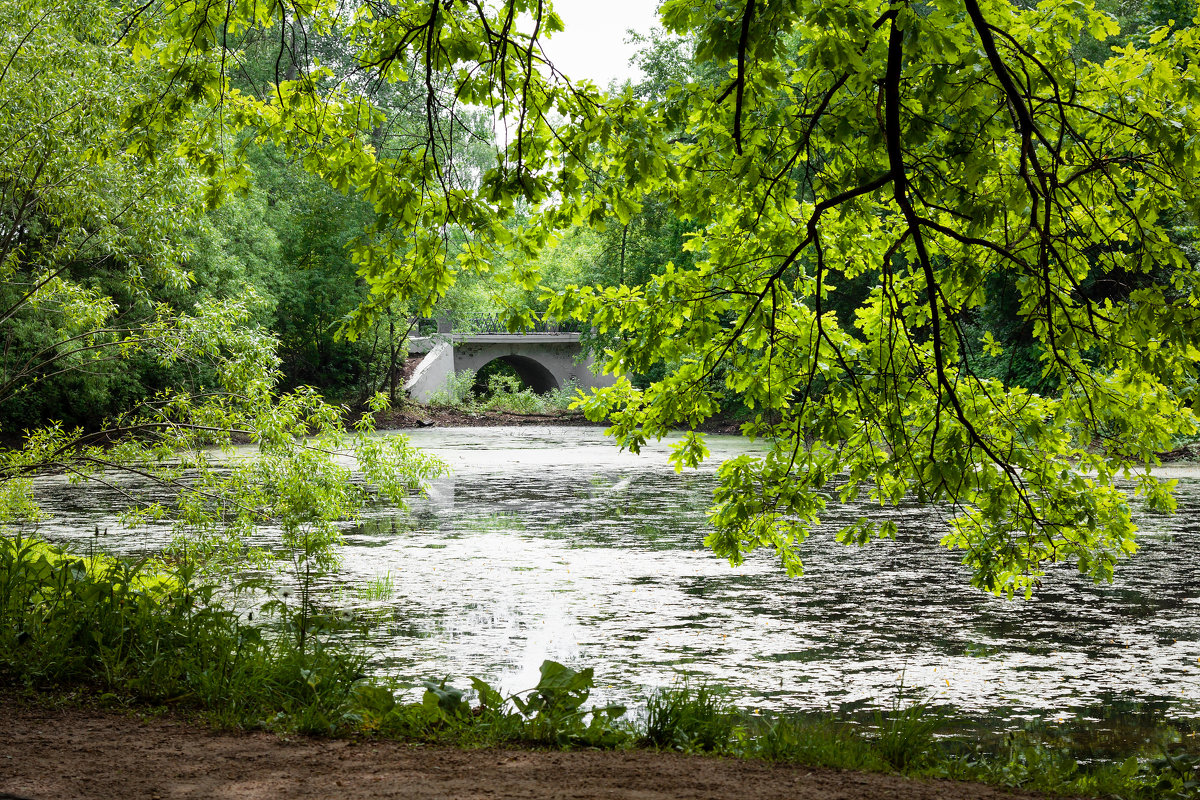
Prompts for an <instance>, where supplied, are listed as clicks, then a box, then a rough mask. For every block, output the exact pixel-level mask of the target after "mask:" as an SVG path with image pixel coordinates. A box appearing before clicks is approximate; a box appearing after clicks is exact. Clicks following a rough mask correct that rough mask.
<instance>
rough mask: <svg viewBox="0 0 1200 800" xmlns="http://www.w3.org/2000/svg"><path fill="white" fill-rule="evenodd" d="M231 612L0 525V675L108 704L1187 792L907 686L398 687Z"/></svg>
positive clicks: (431, 734) (194, 591)
mask: <svg viewBox="0 0 1200 800" xmlns="http://www.w3.org/2000/svg"><path fill="white" fill-rule="evenodd" d="M268 607H269V608H270V610H271V611H272V612H273V613H272V614H271V615H270V616H269V617H268V618H267V619H266V620H262V619H260V620H257V621H254V622H250V621H249V620H243V619H241V618H240V617H239V616H238V615H237V614H235V613H234V612H233V611H231V610H230V609H229V608H228V607H226V606H225V605H224V604H223V603H222V601H221V600H220V599H219V597H218V595H217V593H216V589H215V588H214V587H213V586H211V585H204V584H200V583H198V582H197V581H196V580H195V576H194V574H193V573H191V572H190V571H189V570H188V569H187V568H186V567H179V566H173V565H168V564H165V563H161V562H153V561H148V560H143V561H139V562H128V561H123V560H118V559H112V558H108V557H91V558H85V557H80V556H76V555H72V554H69V553H66V552H64V551H62V550H61V549H59V548H56V547H53V546H51V545H48V544H46V543H44V542H41V541H39V540H36V539H31V538H0V683H3V684H5V685H7V686H9V687H13V688H19V687H25V688H26V689H29V690H33V691H37V692H39V693H43V694H51V695H53V694H67V693H70V692H73V691H76V690H80V689H82V690H83V691H84V692H86V693H87V694H88V695H90V696H92V697H95V698H98V699H100V700H102V701H103V702H104V703H106V704H110V705H139V706H146V705H149V706H152V707H164V708H174V709H181V710H188V711H191V712H194V713H196V714H198V715H201V716H202V717H204V718H205V719H207V720H208V721H210V722H211V723H213V724H216V725H219V726H226V727H241V728H266V729H270V730H276V731H298V732H305V733H312V734H319V735H329V736H378V737H389V738H399V739H405V740H410V741H421V742H436V743H443V744H457V745H461V746H489V745H508V746H511V745H526V746H535V747H556V748H557V747H563V748H570V747H599V748H631V747H645V748H658V749H664V750H673V751H682V752H694V753H711V754H717V755H724V756H734V757H742V758H756V759H764V760H767V761H772V762H792V763H802V764H808V765H812V766H825V767H834V768H844V769H859V770H871V771H883V772H899V773H903V774H906V775H912V776H923V777H942V778H951V779H959V780H975V781H982V782H985V783H990V784H994V785H998V786H1002V787H1010V788H1022V789H1025V790H1030V791H1039V792H1047V793H1057V794H1065V795H1081V796H1097V797H1121V798H1125V800H1133V799H1134V798H1185V797H1196V796H1198V792H1197V788H1198V787H1200V759H1197V758H1196V757H1195V755H1194V754H1189V753H1187V752H1185V751H1183V750H1171V751H1163V752H1159V753H1149V754H1147V753H1136V754H1128V756H1127V757H1124V758H1120V759H1116V758H1113V759H1106V760H1091V761H1088V762H1086V763H1085V762H1083V761H1081V760H1079V759H1077V758H1076V757H1075V755H1073V753H1072V751H1071V750H1070V749H1069V748H1064V747H1062V746H1061V743H1059V742H1054V741H1052V740H1051V739H1050V738H1049V737H1046V736H1043V735H1039V734H1038V733H1036V732H1024V733H1020V734H1015V733H1014V734H1009V735H1007V736H1006V737H1004V738H1003V739H1001V740H997V741H994V742H983V741H982V740H980V739H978V738H972V737H965V736H951V735H939V731H941V730H942V729H943V728H944V727H945V726H946V724H947V722H948V720H946V719H944V718H943V717H941V716H940V715H939V714H938V713H937V712H936V711H935V710H933V709H931V708H929V707H926V706H924V705H921V704H909V705H901V704H900V703H897V704H896V706H895V707H894V708H893V709H892V710H891V711H889V712H887V713H879V714H876V715H874V716H873V717H869V718H858V719H839V718H836V717H833V716H829V715H803V716H789V717H780V718H775V719H769V718H763V717H759V716H756V715H753V714H747V713H745V712H744V711H740V710H738V709H736V708H734V707H732V706H731V705H729V704H728V703H726V702H725V701H724V700H723V698H722V696H721V695H720V694H719V693H717V692H714V691H712V690H711V689H710V688H708V687H705V686H686V685H684V686H677V687H673V688H670V689H665V690H661V691H659V692H657V693H655V694H653V695H651V696H650V697H648V698H647V700H646V705H645V707H644V709H641V710H639V712H638V713H637V714H630V713H627V711H626V709H624V708H621V707H618V706H608V707H601V708H597V707H594V706H592V705H590V704H589V702H588V701H589V697H590V693H591V689H592V688H593V675H592V670H591V669H584V670H574V669H571V668H569V667H566V666H564V665H561V664H557V663H555V662H550V661H548V662H546V663H545V664H544V665H543V666H542V672H541V679H540V681H539V682H538V685H537V686H535V687H533V688H531V689H529V690H528V691H525V692H520V693H517V694H515V695H511V696H503V695H501V694H500V693H499V692H497V691H496V690H495V689H494V688H492V687H491V686H489V685H487V684H486V683H485V682H483V681H481V680H478V679H475V680H473V681H472V682H471V685H470V686H461V687H454V686H450V685H447V684H445V683H444V682H441V683H439V682H432V681H431V682H428V683H427V684H426V688H425V692H424V694H423V697H422V700H421V701H420V702H416V703H412V702H402V701H400V700H398V699H397V695H396V692H395V690H394V687H393V686H391V685H389V684H388V683H387V682H386V681H380V680H375V679H368V678H366V677H364V676H363V674H362V660H361V658H360V657H359V656H357V655H355V654H354V653H352V652H350V651H348V650H347V649H346V648H344V647H341V646H333V645H328V644H326V643H324V640H323V637H322V636H321V635H320V631H321V629H322V627H323V626H327V625H330V624H334V622H335V621H333V620H329V619H323V618H321V617H320V616H319V615H314V614H311V613H305V614H303V615H302V614H301V613H300V612H299V611H297V610H294V609H292V608H290V607H289V606H288V605H287V604H286V603H284V602H275V603H272V604H268Z"/></svg>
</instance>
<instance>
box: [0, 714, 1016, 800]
mask: <svg viewBox="0 0 1200 800" xmlns="http://www.w3.org/2000/svg"><path fill="white" fill-rule="evenodd" d="M0 719H3V720H5V724H4V725H3V726H0V797H7V798H28V799H29V800H51V798H54V800H58V799H59V798H76V799H77V800H91V799H92V798H95V799H96V800H101V799H102V798H103V800H107V799H108V798H111V797H118V796H121V797H128V798H160V799H161V800H174V799H175V798H222V797H228V798H235V797H236V798H238V800H260V798H261V799H262V800H265V799H266V798H282V797H286V798H329V797H335V796H336V797H338V798H339V800H367V799H368V798H371V799H374V798H400V797H402V798H406V799H409V800H416V799H418V798H429V799H430V800H433V799H434V798H436V799H438V800H440V799H441V798H455V799H456V800H457V799H460V798H488V799H489V800H499V799H502V798H572V800H592V798H597V799H598V798H605V799H606V800H623V799H624V798H629V800H633V799H634V798H637V800H677V799H681V798H689V799H690V798H713V800H717V799H718V798H720V799H721V800H724V798H729V797H738V798H740V800H765V799H766V798H788V799H789V800H866V799H867V798H882V797H886V798H894V799H895V800H949V799H950V798H959V799H961V800H1004V799H1005V798H1032V797H1037V796H1038V795H1030V794H1012V793H1009V792H1005V791H1001V790H999V789H994V788H991V787H988V786H984V785H981V784H974V783H957V782H951V781H923V780H914V779H910V778H904V777H900V776H896V775H882V774H876V773H861V772H851V771H840V770H829V769H816V768H810V767H803V766H794V765H771V764H766V763H763V762H756V761H746V760H740V759H727V758H715V757H705V756H683V755H677V754H674V753H664V752H656V751H651V750H626V751H605V752H601V751H594V750H580V751H569V752H562V751H544V750H515V749H490V748H489V749H476V750H464V749H457V748H448V747H432V746H418V745H411V744H405V743H401V742H391V741H379V740H374V739H316V738H309V737H304V736H291V737H286V738H281V737H279V736H276V735H274V734H270V733H262V732H256V733H243V732H217V731H213V730H210V729H207V728H203V727H199V726H197V725H194V724H191V723H189V722H187V721H185V720H182V719H178V718H173V717H169V716H144V717H140V716H137V715H135V714H132V713H128V712H120V711H110V710H105V709H99V708H90V707H79V706H73V705H51V704H49V703H47V702H44V701H33V700H30V699H27V698H24V697H19V696H17V695H15V694H13V693H11V692H0Z"/></svg>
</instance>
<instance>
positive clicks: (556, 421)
mask: <svg viewBox="0 0 1200 800" xmlns="http://www.w3.org/2000/svg"><path fill="white" fill-rule="evenodd" d="M743 422H744V420H740V419H733V418H730V417H717V418H713V419H711V420H708V421H707V422H705V424H704V425H702V426H701V427H700V430H701V432H703V433H715V434H728V435H736V434H739V433H741V432H742V423H743ZM538 425H557V426H568V427H591V428H606V427H608V423H607V422H592V421H591V420H589V419H588V418H587V417H585V416H584V415H583V413H582V412H580V411H570V410H554V411H548V412H545V413H538V414H518V413H515V412H511V411H467V410H464V409H461V408H451V407H446V406H422V405H417V404H415V403H405V404H403V405H401V406H400V407H398V408H394V409H388V410H386V411H382V412H380V413H378V414H376V415H375V427H376V428H377V429H378V430H412V429H415V428H501V427H507V426H515V427H529V426H538Z"/></svg>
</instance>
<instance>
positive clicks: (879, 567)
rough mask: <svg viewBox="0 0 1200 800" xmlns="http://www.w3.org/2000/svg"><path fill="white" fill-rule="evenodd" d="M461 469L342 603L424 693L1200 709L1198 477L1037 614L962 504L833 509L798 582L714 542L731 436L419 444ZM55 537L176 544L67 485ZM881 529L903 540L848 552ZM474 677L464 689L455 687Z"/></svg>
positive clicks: (996, 709) (512, 435) (507, 437)
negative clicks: (973, 579) (694, 462)
mask: <svg viewBox="0 0 1200 800" xmlns="http://www.w3.org/2000/svg"><path fill="white" fill-rule="evenodd" d="M409 435H410V438H411V439H412V440H413V442H414V443H415V444H416V445H418V446H420V447H423V448H426V449H428V450H431V451H433V452H435V453H437V454H438V455H440V456H441V457H442V458H443V459H445V460H446V461H447V462H449V464H450V465H451V467H452V468H453V475H452V476H451V477H448V478H445V479H442V480H439V481H437V482H436V483H435V484H434V485H433V486H432V487H431V490H430V492H429V496H428V497H427V498H420V499H416V500H414V502H412V504H411V509H410V511H409V512H398V511H395V510H388V509H375V510H373V511H372V512H371V513H370V514H369V515H368V516H367V517H366V518H365V519H364V520H363V521H362V524H360V525H357V526H355V527H352V528H349V529H348V530H347V531H346V547H345V551H344V552H345V565H344V569H343V570H342V571H341V572H340V573H339V574H338V575H336V576H333V577H331V578H329V579H327V580H326V581H325V582H324V584H323V585H322V587H321V591H322V596H323V597H324V599H325V601H326V602H329V603H330V604H333V605H336V606H338V607H339V608H347V609H352V610H353V611H354V612H355V613H356V614H357V615H359V616H360V617H362V618H364V619H368V620H370V621H371V623H372V624H371V626H370V628H369V632H368V633H367V634H366V640H365V643H364V644H365V646H366V647H367V648H368V653H369V655H370V662H371V668H372V669H373V670H375V671H377V672H379V673H381V674H388V675H394V676H398V677H400V678H402V679H404V680H406V681H408V682H409V683H410V684H412V685H418V684H419V682H420V681H421V680H423V679H426V678H434V677H436V678H439V679H440V678H442V677H445V676H447V675H449V676H451V682H452V683H455V684H456V685H459V686H465V685H466V684H467V681H466V680H465V678H466V677H467V676H471V675H478V676H480V677H483V678H485V679H487V680H489V681H492V682H494V683H495V684H499V685H500V686H502V687H503V688H504V689H506V690H509V691H516V690H520V689H526V688H529V687H531V686H533V684H535V683H536V681H537V671H538V666H539V665H540V664H541V662H542V661H543V660H544V659H546V658H552V659H555V660H557V661H561V662H564V663H566V664H568V665H571V666H576V667H583V666H591V667H594V668H595V670H596V677H597V683H598V684H599V685H600V686H601V693H602V699H604V700H611V701H617V702H627V703H637V702H638V701H639V700H640V699H641V698H644V696H645V695H646V693H647V692H648V691H650V690H651V689H652V688H653V687H659V686H668V685H671V684H673V683H675V682H678V681H680V680H683V679H684V678H685V677H686V679H687V680H689V681H691V682H692V683H693V684H696V683H700V682H707V683H709V684H710V685H717V686H721V687H726V688H727V689H728V691H729V699H730V700H731V701H733V702H735V703H737V704H738V705H741V706H745V707H748V708H751V709H762V710H764V711H775V712H778V711H790V710H821V709H830V710H841V711H843V712H845V711H848V710H854V709H863V708H888V707H890V706H891V705H892V704H893V703H895V702H896V701H897V700H898V699H899V698H900V697H901V694H902V695H903V699H904V700H905V702H907V701H909V700H911V699H913V698H917V697H919V698H922V699H925V700H928V701H931V702H933V703H935V704H939V705H946V706H950V707H952V708H953V709H954V710H956V711H958V712H960V713H962V714H966V715H969V716H973V717H976V718H987V719H989V720H991V721H992V723H993V724H996V725H999V726H1000V727H1004V726H1006V725H1007V726H1014V725H1019V724H1022V723H1023V721H1026V720H1031V719H1032V720H1047V721H1050V722H1055V721H1058V720H1068V721H1069V720H1075V721H1077V722H1082V723H1085V724H1086V723H1091V722H1097V721H1099V720H1101V718H1103V717H1105V716H1106V715H1108V716H1111V715H1112V714H1113V713H1114V710H1116V711H1118V712H1120V713H1123V714H1126V715H1130V714H1133V715H1136V714H1149V715H1152V716H1154V717H1156V718H1161V717H1167V718H1172V719H1179V720H1185V719H1195V718H1198V717H1200V597H1198V596H1197V593H1196V587H1197V586H1200V555H1198V554H1200V523H1198V522H1197V520H1200V516H1198V512H1200V471H1196V470H1189V469H1183V470H1179V471H1178V472H1179V477H1180V492H1179V513H1178V514H1176V515H1174V516H1151V515H1140V516H1139V518H1138V520H1137V521H1138V523H1139V527H1140V528H1141V529H1142V533H1141V534H1140V538H1139V541H1140V544H1141V551H1140V552H1139V554H1138V555H1137V556H1136V557H1135V558H1134V559H1133V560H1132V561H1129V562H1127V563H1125V564H1124V565H1122V566H1121V567H1119V568H1118V573H1117V579H1116V581H1115V582H1114V583H1112V584H1111V585H1101V586H1096V585H1093V584H1091V583H1090V582H1089V581H1087V580H1085V579H1082V578H1080V577H1079V576H1078V575H1077V574H1075V572H1074V571H1073V570H1072V569H1071V568H1069V567H1063V568H1061V569H1056V570H1055V571H1054V572H1053V573H1052V574H1051V575H1050V576H1049V577H1048V579H1047V580H1046V581H1045V583H1044V585H1043V587H1042V588H1041V590H1040V591H1039V593H1038V594H1037V595H1035V597H1034V598H1033V599H1032V600H1029V601H1020V600H1018V601H1006V600H1001V599H997V598H994V597H992V596H990V595H986V594H982V593H980V592H978V591H976V590H974V589H971V588H970V587H969V586H968V583H967V575H966V573H965V570H964V568H963V567H962V566H961V565H960V564H959V563H958V561H959V557H958V556H956V555H955V554H954V553H951V552H948V551H946V550H944V549H942V548H940V547H938V546H937V544H936V543H937V540H938V538H940V536H941V532H942V531H943V530H944V526H945V513H944V512H943V511H940V510H939V509H931V508H926V507H919V506H915V505H914V506H911V507H901V508H899V509H882V510H881V509H879V508H878V507H874V506H871V505H869V504H859V505H854V506H851V507H843V508H840V509H839V508H834V507H832V506H831V509H830V510H831V512H832V513H830V514H829V516H828V519H827V524H826V525H825V526H824V527H823V528H822V529H820V530H819V531H817V532H815V533H814V534H813V536H812V537H811V538H810V539H809V540H808V542H807V543H806V544H805V546H804V551H803V552H804V556H805V566H806V574H805V575H804V576H803V577H801V578H797V579H789V578H787V577H786V576H785V575H784V574H783V572H782V570H781V569H780V567H779V565H778V563H777V561H776V560H775V559H773V558H772V557H770V556H769V555H767V554H761V555H757V554H756V555H755V556H754V557H752V558H750V559H748V560H747V563H746V564H745V565H743V566H741V567H739V568H733V567H730V566H729V564H728V563H727V562H726V561H724V560H723V559H719V558H717V557H715V556H713V555H712V554H711V553H710V552H708V551H707V550H706V549H705V548H704V546H703V539H704V536H705V533H706V522H705V510H706V508H707V507H708V505H709V504H710V503H711V492H712V488H713V485H714V482H715V477H714V474H713V472H714V469H715V466H716V463H717V460H718V459H720V458H723V457H729V456H732V455H735V454H737V453H740V452H744V451H746V450H747V449H753V446H752V445H750V444H748V443H747V442H745V440H742V439H739V438H735V437H709V444H710V448H711V449H712V451H713V460H712V461H710V462H709V463H708V465H706V467H705V468H702V469H700V470H691V471H685V472H683V473H681V474H680V473H676V472H675V471H674V470H673V469H672V468H671V467H670V466H669V465H668V464H667V461H666V455H667V452H668V447H667V445H666V444H665V443H664V444H657V445H653V446H651V447H648V448H646V450H645V451H644V452H643V454H642V455H640V456H635V455H632V454H629V453H621V452H619V451H617V450H616V449H615V448H614V447H613V445H612V443H611V441H610V440H608V439H606V438H605V437H604V436H603V434H602V432H601V431H599V430H597V429H594V428H451V429H426V430H421V431H416V432H412V433H410V434H409ZM54 490H55V494H56V495H58V496H57V497H56V498H54V499H52V500H51V501H50V502H48V503H47V506H48V507H50V508H56V509H58V511H59V513H58V515H57V516H56V518H55V519H54V520H51V521H50V522H49V523H48V524H47V525H46V526H45V527H44V528H43V532H44V533H46V534H47V535H49V536H51V537H52V538H56V539H63V538H90V537H91V535H92V531H93V530H94V529H95V528H96V527H97V526H99V528H102V529H103V528H108V529H109V531H110V533H109V535H108V536H105V537H104V541H103V542H102V543H101V545H102V546H103V547H105V548H107V549H110V550H116V551H125V552H134V551H143V550H148V549H153V548H155V547H159V546H161V545H162V542H163V536H164V534H163V532H162V531H154V530H151V531H148V532H147V531H142V532H138V533H133V534H130V533H127V532H119V531H118V529H117V526H115V525H113V524H112V519H111V516H110V513H111V512H109V511H107V510H106V509H108V508H111V507H112V505H113V504H114V503H115V501H116V499H117V498H116V497H115V495H113V494H112V493H111V492H109V491H108V490H105V489H103V488H102V487H91V488H85V489H80V488H79V487H66V486H59V487H54ZM862 514H875V515H879V514H886V515H888V516H890V517H892V518H893V519H895V521H896V523H897V526H898V530H899V535H898V537H897V539H896V540H895V541H887V542H877V543H873V544H871V545H869V546H867V547H865V548H861V549H860V548H848V547H845V546H842V545H838V544H836V543H834V542H833V541H832V532H833V530H835V529H836V528H837V527H840V526H841V525H843V524H846V523H848V522H850V521H852V520H853V519H855V518H857V517H858V516H860V515H862ZM455 679H457V680H455Z"/></svg>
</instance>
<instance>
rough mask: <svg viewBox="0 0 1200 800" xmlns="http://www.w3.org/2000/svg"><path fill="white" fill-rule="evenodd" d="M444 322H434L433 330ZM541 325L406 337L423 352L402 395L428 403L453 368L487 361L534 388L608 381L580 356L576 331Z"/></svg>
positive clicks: (477, 365) (542, 389)
mask: <svg viewBox="0 0 1200 800" xmlns="http://www.w3.org/2000/svg"><path fill="white" fill-rule="evenodd" d="M443 327H449V326H446V325H445V324H444V323H442V324H439V330H440V329H441V328H443ZM539 327H542V328H543V330H541V331H536V330H535V331H534V332H531V333H499V332H494V331H484V332H463V333H456V332H454V331H449V330H447V331H444V332H440V333H437V334H434V335H432V336H426V337H415V338H412V339H410V340H409V349H410V352H412V353H422V352H423V353H425V358H423V359H422V360H421V363H420V364H419V365H417V368H416V370H414V371H413V374H412V377H411V378H409V379H408V382H407V383H405V384H404V389H405V391H406V392H408V396H409V397H411V398H412V399H413V400H416V401H417V402H418V403H428V402H429V401H430V400H431V399H432V398H433V397H434V395H436V394H437V393H438V392H445V391H446V389H447V387H448V386H449V385H450V381H451V379H452V378H453V377H454V374H455V373H458V372H462V371H463V370H471V371H473V372H478V371H479V370H481V369H483V367H484V366H486V365H487V364H490V363H491V362H493V361H502V362H504V363H505V364H507V365H508V366H510V367H512V369H513V371H514V372H516V373H517V375H518V376H519V377H520V378H521V380H522V381H523V382H524V383H525V385H526V386H528V387H530V388H531V389H533V391H535V392H537V393H538V394H545V393H546V392H550V391H553V390H555V389H561V388H563V387H564V386H565V385H567V384H568V383H569V382H571V381H574V382H575V385H576V386H578V387H579V388H580V389H585V390H586V389H590V388H593V387H601V386H611V385H612V384H613V382H614V380H615V379H614V378H613V377H612V376H611V375H596V374H594V373H593V372H592V369H591V367H592V363H593V360H592V358H591V356H587V357H584V356H583V348H582V347H580V345H579V338H580V334H579V333H577V332H574V331H560V330H555V329H553V327H554V326H552V325H551V326H548V327H550V328H551V329H550V330H547V329H545V328H546V327H547V326H539Z"/></svg>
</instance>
